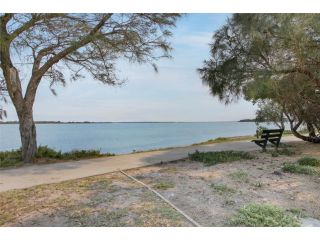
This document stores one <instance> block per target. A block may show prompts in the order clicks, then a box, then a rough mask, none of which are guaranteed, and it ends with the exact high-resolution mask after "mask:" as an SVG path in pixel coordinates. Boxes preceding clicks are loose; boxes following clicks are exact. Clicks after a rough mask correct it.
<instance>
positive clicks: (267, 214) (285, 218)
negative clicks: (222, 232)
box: [229, 204, 300, 227]
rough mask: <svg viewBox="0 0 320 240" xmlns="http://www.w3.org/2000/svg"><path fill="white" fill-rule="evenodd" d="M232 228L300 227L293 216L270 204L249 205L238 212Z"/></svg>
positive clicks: (232, 220)
mask: <svg viewBox="0 0 320 240" xmlns="http://www.w3.org/2000/svg"><path fill="white" fill-rule="evenodd" d="M229 224H230V225H232V226H247V227H298V226H300V223H299V221H298V220H297V218H295V217H294V216H293V215H292V214H290V213H286V212H285V211H284V210H283V209H281V208H280V207H277V206H274V205H270V204H249V205H247V206H245V207H243V208H241V209H239V210H238V213H237V214H236V215H235V216H234V217H233V218H232V219H231V220H230V222H229Z"/></svg>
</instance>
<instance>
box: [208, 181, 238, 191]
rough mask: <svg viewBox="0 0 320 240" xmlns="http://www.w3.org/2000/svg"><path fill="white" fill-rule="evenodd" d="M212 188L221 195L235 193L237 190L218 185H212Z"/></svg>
mask: <svg viewBox="0 0 320 240" xmlns="http://www.w3.org/2000/svg"><path fill="white" fill-rule="evenodd" d="M210 187H211V188H212V189H213V190H214V191H215V192H217V193H219V194H228V193H235V192H236V190H235V189H233V188H230V187H228V186H226V185H224V184H218V183H211V184H210Z"/></svg>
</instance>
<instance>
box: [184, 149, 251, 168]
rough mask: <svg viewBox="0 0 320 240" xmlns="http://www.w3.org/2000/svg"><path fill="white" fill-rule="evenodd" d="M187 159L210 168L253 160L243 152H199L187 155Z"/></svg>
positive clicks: (248, 154)
mask: <svg viewBox="0 0 320 240" xmlns="http://www.w3.org/2000/svg"><path fill="white" fill-rule="evenodd" d="M189 158H190V159H191V160H192V161H198V162H203V163H204V164H206V165H208V166H210V165H215V164H217V163H225V162H233V161H238V160H243V159H253V158H254V156H252V155H251V154H250V153H248V152H243V151H221V152H199V151H195V152H194V153H192V154H189Z"/></svg>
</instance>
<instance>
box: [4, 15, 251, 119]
mask: <svg viewBox="0 0 320 240" xmlns="http://www.w3.org/2000/svg"><path fill="white" fill-rule="evenodd" d="M228 16H230V14H187V15H184V16H183V17H182V18H181V19H180V20H178V22H177V26H176V28H175V29H173V37H172V38H171V39H170V41H171V43H172V47H173V51H172V53H171V55H172V57H173V58H172V59H162V60H160V61H158V62H157V66H158V69H159V72H158V73H156V72H155V71H154V69H153V68H152V67H151V66H150V65H138V64H130V63H126V62H122V63H121V64H119V66H118V72H119V75H120V77H121V78H123V79H125V80H126V81H125V83H124V84H123V85H122V86H120V87H119V86H118V87H112V86H108V85H103V84H102V83H100V82H98V81H95V80H94V79H92V78H91V77H90V76H89V75H88V76H87V77H86V78H85V79H80V80H78V81H76V82H68V83H67V85H66V86H65V87H62V86H57V87H56V88H55V90H56V92H57V96H54V95H53V94H52V93H51V91H50V89H49V87H48V86H49V83H48V82H46V81H42V82H41V83H40V86H39V89H38V92H37V96H36V101H35V105H34V108H33V110H34V119H35V120H36V121H106V122H117V121H120V122H135V121H187V122H189V121H200V122H201V121H237V120H240V119H244V118H253V117H254V114H255V110H256V108H255V107H254V106H253V105H252V103H250V102H246V101H244V100H239V101H238V102H237V103H233V104H231V105H227V106H225V105H224V104H223V103H221V102H219V100H218V99H217V98H216V97H213V96H212V95H210V93H209V89H208V87H207V86H205V85H203V84H202V81H201V79H200V76H199V74H198V73H197V68H200V67H201V66H202V62H203V60H205V59H208V58H209V43H210V42H211V40H212V35H213V33H214V31H215V30H217V29H218V28H219V27H221V26H222V25H223V24H224V23H225V21H226V19H227V17H228ZM5 108H6V110H7V115H8V117H7V120H8V121H11V120H17V115H16V113H15V110H14V108H13V106H12V104H10V103H9V104H7V105H5Z"/></svg>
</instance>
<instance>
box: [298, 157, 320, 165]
mask: <svg viewBox="0 0 320 240" xmlns="http://www.w3.org/2000/svg"><path fill="white" fill-rule="evenodd" d="M298 164H299V165H302V166H312V167H319V166H320V159H317V158H313V157H303V158H300V159H299V160H298Z"/></svg>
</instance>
